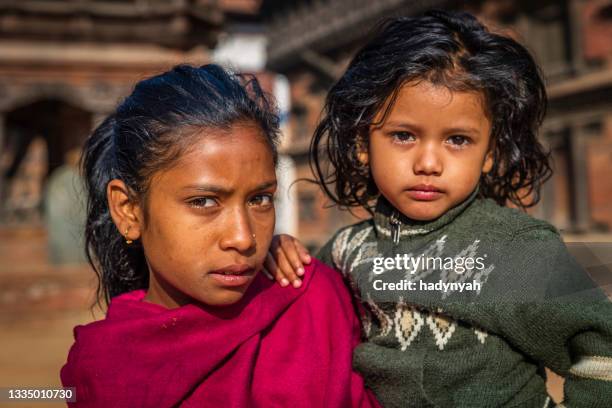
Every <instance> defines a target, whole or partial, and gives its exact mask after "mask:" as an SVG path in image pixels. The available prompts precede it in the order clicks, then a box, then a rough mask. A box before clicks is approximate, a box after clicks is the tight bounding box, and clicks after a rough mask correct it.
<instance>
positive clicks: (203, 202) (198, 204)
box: [189, 197, 218, 208]
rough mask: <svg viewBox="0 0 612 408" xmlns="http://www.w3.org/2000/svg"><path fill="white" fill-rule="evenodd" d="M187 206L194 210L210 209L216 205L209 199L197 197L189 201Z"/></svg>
mask: <svg viewBox="0 0 612 408" xmlns="http://www.w3.org/2000/svg"><path fill="white" fill-rule="evenodd" d="M189 205H190V206H192V207H195V208H211V207H215V206H217V205H218V203H217V200H215V199H214V198H211V197H198V198H194V199H193V200H190V201H189Z"/></svg>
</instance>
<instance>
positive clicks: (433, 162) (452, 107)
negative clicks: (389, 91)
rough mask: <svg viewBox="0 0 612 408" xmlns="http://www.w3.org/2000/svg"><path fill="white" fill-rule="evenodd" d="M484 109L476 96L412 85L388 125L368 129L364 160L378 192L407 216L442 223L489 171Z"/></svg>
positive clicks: (427, 84)
mask: <svg viewBox="0 0 612 408" xmlns="http://www.w3.org/2000/svg"><path fill="white" fill-rule="evenodd" d="M483 103H484V98H483V96H482V95H481V94H479V93H476V92H454V91H450V90H449V89H448V88H446V87H443V86H435V85H433V84H432V83H430V82H427V81H423V82H419V83H410V82H409V83H406V84H405V85H403V86H402V88H401V89H400V91H399V94H398V96H397V99H396V102H395V104H394V105H393V106H392V108H391V110H390V111H389V114H388V116H387V117H386V119H385V121H384V123H382V124H381V125H379V126H377V127H372V128H371V129H370V135H369V147H368V151H367V153H365V154H361V155H360V159H361V160H363V161H368V162H369V165H370V168H371V171H372V176H373V178H374V181H375V183H376V185H377V186H378V189H379V191H380V192H381V194H382V195H384V196H385V198H386V199H387V200H388V201H389V202H390V203H391V204H393V206H394V207H395V208H397V209H398V210H399V211H401V212H402V213H403V214H404V215H406V216H407V217H409V218H411V219H414V220H420V221H429V220H433V219H436V218H438V217H440V216H441V215H442V214H444V213H445V212H446V211H448V210H449V209H450V208H452V207H454V206H455V205H457V204H459V203H461V202H462V201H463V200H464V199H465V198H467V197H468V196H469V194H470V193H471V192H472V191H473V190H474V189H475V188H476V185H477V184H478V182H479V179H480V175H481V173H483V172H485V173H486V172H488V171H489V170H490V169H491V167H492V160H491V155H490V154H489V141H490V133H491V122H490V120H489V118H488V116H487V115H486V113H485V110H484V105H483ZM380 118H382V112H379V114H378V118H376V119H377V120H378V121H379V120H380Z"/></svg>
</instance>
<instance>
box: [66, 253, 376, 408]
mask: <svg viewBox="0 0 612 408" xmlns="http://www.w3.org/2000/svg"><path fill="white" fill-rule="evenodd" d="M144 296H145V292H144V291H142V290H140V291H134V292H130V293H126V294H123V295H120V296H117V297H116V298H114V299H113V300H112V302H111V304H110V306H109V310H108V313H107V316H106V319H104V320H101V321H98V322H94V323H90V324H88V325H85V326H77V327H76V328H75V329H74V336H75V343H74V345H73V346H72V348H71V350H70V353H69V355H68V361H67V363H66V365H65V366H64V367H63V368H62V371H61V379H62V383H63V384H64V386H66V387H76V400H77V402H76V403H73V404H70V405H71V406H78V407H104V408H107V407H130V408H132V407H175V406H181V407H223V408H230V407H252V406H261V407H292V408H299V407H370V406H378V404H377V403H376V401H375V399H374V398H373V397H372V396H371V394H370V393H369V392H366V391H365V389H364V386H363V380H362V378H361V377H360V376H359V375H358V374H356V373H355V372H353V371H352V366H351V359H352V350H353V348H354V347H355V346H356V345H357V343H358V342H359V323H358V319H357V317H356V316H355V313H354V310H353V307H352V304H351V299H350V295H349V293H348V291H347V289H346V288H345V286H344V284H343V282H342V279H341V277H340V276H339V274H338V272H336V271H334V270H332V269H330V268H328V267H327V266H325V265H324V264H322V263H320V262H318V261H316V260H315V261H313V262H312V263H311V265H310V266H308V267H307V268H306V274H305V277H304V283H303V285H302V287H301V288H300V289H297V290H296V289H293V288H290V287H289V288H281V287H280V286H279V285H276V284H273V283H272V282H270V281H268V280H267V279H266V278H265V277H263V276H261V274H260V275H259V276H258V277H257V278H256V279H255V281H254V282H253V284H252V286H251V287H250V288H249V290H248V291H247V293H246V294H245V296H244V297H243V299H242V300H241V301H240V302H238V303H237V304H235V305H232V306H229V307H224V308H212V307H206V306H201V305H186V306H183V307H180V308H177V309H172V310H168V309H166V308H164V307H162V306H159V305H155V304H152V303H148V302H143V301H142V300H143V298H144Z"/></svg>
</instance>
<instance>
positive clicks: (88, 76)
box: [0, 0, 260, 224]
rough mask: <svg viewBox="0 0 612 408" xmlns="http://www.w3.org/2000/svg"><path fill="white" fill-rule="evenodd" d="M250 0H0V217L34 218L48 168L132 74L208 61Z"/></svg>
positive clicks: (248, 10) (245, 14) (253, 0)
mask: <svg viewBox="0 0 612 408" xmlns="http://www.w3.org/2000/svg"><path fill="white" fill-rule="evenodd" d="M259 3H260V2H259V1H258V0H190V1H184V0H125V1H117V0H85V1H81V0H78V1H77V0H47V1H35V0H19V1H6V0H2V1H0V170H1V173H0V223H4V224H6V223H36V221H37V219H38V217H39V215H40V208H41V196H42V192H43V190H44V185H45V180H46V178H47V176H48V175H50V174H51V173H52V172H53V170H55V169H56V168H58V167H59V166H61V165H62V164H64V163H65V162H66V155H67V154H69V152H70V151H71V150H73V149H75V148H79V147H80V146H81V144H82V142H83V140H84V138H85V137H86V136H87V134H88V133H89V132H90V130H91V129H92V127H93V125H94V124H96V123H98V122H99V121H100V120H101V119H102V118H103V117H104V116H106V115H107V114H108V113H109V112H110V111H112V109H113V108H114V107H115V106H116V105H117V103H118V102H119V101H120V100H121V98H123V97H124V96H126V95H127V94H128V93H129V92H130V90H131V88H132V86H133V85H134V83H135V82H136V81H138V80H139V79H142V78H144V77H146V76H149V75H151V74H155V73H158V72H162V71H164V70H166V69H168V68H169V67H171V66H172V65H175V64H178V63H182V62H189V63H197V64H203V63H206V62H208V61H209V60H210V53H211V49H212V48H213V47H214V46H215V45H216V43H217V40H218V38H219V35H220V34H221V32H222V29H223V27H224V25H226V24H227V22H228V21H233V20H240V19H243V18H249V16H254V15H255V14H256V12H257V10H258V7H259Z"/></svg>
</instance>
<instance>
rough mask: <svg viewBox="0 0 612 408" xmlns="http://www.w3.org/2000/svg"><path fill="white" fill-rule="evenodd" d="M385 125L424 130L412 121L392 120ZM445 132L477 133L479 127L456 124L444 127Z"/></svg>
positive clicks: (418, 130)
mask: <svg viewBox="0 0 612 408" xmlns="http://www.w3.org/2000/svg"><path fill="white" fill-rule="evenodd" d="M383 126H384V127H394V128H404V129H408V130H416V131H417V132H420V131H421V130H422V129H421V128H420V127H419V126H418V125H413V124H412V123H409V122H397V121H392V122H387V123H385V124H384V125H383ZM444 132H445V133H476V134H478V133H479V131H478V129H477V128H475V127H472V126H454V127H450V128H446V129H444Z"/></svg>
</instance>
